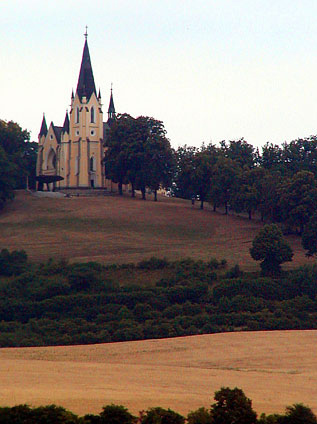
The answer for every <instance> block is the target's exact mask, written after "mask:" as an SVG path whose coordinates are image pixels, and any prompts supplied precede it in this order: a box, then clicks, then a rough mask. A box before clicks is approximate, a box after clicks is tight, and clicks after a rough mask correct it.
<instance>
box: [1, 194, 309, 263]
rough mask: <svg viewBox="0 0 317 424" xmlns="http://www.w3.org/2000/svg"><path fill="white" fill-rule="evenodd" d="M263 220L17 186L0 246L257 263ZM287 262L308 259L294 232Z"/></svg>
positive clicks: (103, 258)
mask: <svg viewBox="0 0 317 424" xmlns="http://www.w3.org/2000/svg"><path fill="white" fill-rule="evenodd" d="M261 226H262V224H261V223H260V222H259V221H256V220H252V221H249V220H248V219H246V218H245V217H238V216H232V215H230V216H225V215H224V214H223V213H221V212H216V213H215V212H213V211H212V210H211V208H210V206H209V205H208V204H206V209H205V210H200V209H199V205H198V203H196V205H195V208H192V206H191V203H190V201H186V200H181V199H174V198H166V197H160V198H159V201H158V202H153V201H152V199H150V200H147V201H142V200H140V199H139V198H136V199H131V198H130V197H128V196H124V197H119V196H105V197H72V198H55V199H53V198H37V197H34V196H31V195H30V194H29V193H26V192H24V191H20V192H17V193H16V199H15V200H14V201H13V202H12V203H9V204H8V206H7V207H6V209H5V211H4V212H2V213H1V215H0V246H1V247H2V248H5V247H6V248H8V249H9V250H13V249H22V248H23V249H25V250H26V252H27V254H28V255H29V257H30V259H31V260H37V261H38V260H40V261H43V260H47V259H48V258H50V257H52V258H54V259H57V258H66V259H69V260H74V261H88V260H92V261H99V262H103V263H115V262H117V263H118V262H119V263H127V262H138V261H140V260H142V259H145V258H149V257H151V256H159V257H164V256H166V257H167V258H169V259H180V258H184V257H192V258H195V259H209V258H210V257H216V258H217V259H226V260H227V261H228V263H229V264H230V265H235V264H237V263H238V264H239V265H241V266H243V267H244V269H255V268H257V267H258V265H257V264H256V263H255V262H254V261H253V260H252V258H251V257H250V254H249V248H250V246H251V242H252V240H253V238H254V236H255V234H256V233H257V232H258V231H259V229H260V228H261ZM288 241H289V243H290V244H291V246H292V248H293V250H294V259H293V262H292V264H291V266H295V265H298V264H302V263H307V262H309V260H308V259H307V258H306V257H305V253H304V251H303V249H302V247H301V243H300V238H299V237H295V236H293V237H288Z"/></svg>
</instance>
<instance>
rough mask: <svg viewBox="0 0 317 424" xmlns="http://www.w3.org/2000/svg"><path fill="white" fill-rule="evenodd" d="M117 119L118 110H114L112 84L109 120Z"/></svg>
mask: <svg viewBox="0 0 317 424" xmlns="http://www.w3.org/2000/svg"><path fill="white" fill-rule="evenodd" d="M115 118H116V110H115V108H114V102H113V95H112V84H111V94H110V102H109V107H108V120H111V119H115Z"/></svg>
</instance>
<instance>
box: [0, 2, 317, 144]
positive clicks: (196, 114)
mask: <svg viewBox="0 0 317 424" xmlns="http://www.w3.org/2000/svg"><path fill="white" fill-rule="evenodd" d="M316 16H317V1H316V0H103V1H101V0H95V1H87V0H85V1H83V0H54V1H53V0H51V1H49V0H47V1H43V0H0V37H1V38H0V40H1V48H0V96H1V97H0V100H1V101H0V119H4V120H6V121H10V120H13V121H15V122H17V123H18V124H19V125H20V126H21V127H22V128H23V129H27V130H29V131H30V132H31V140H35V141H36V140H37V137H38V132H39V130H40V125H41V120H42V116H43V113H45V116H46V120H47V122H48V124H49V123H50V122H51V121H53V122H54V124H55V125H62V124H63V121H64V116H65V111H66V109H69V104H70V97H71V91H72V89H74V90H76V86H77V80H78V75H79V68H80V62H81V57H82V50H83V46H84V35H83V34H84V32H85V26H86V25H87V26H88V45H89V50H90V56H91V61H92V67H93V72H94V77H95V83H96V87H97V90H98V89H99V88H100V90H101V95H102V101H103V103H104V106H103V112H104V114H105V115H106V112H107V109H108V104H109V96H110V87H111V83H113V95H114V102H115V107H116V110H117V112H119V113H129V114H130V115H132V116H135V117H137V116H140V115H145V116H152V117H154V118H155V119H158V120H161V121H163V123H164V125H165V128H166V130H167V136H168V138H169V139H170V141H171V144H172V146H173V147H175V148H177V147H178V146H182V145H185V144H187V145H191V146H197V147H198V146H200V145H201V144H202V143H203V142H204V143H210V142H211V143H214V144H217V143H218V142H219V141H221V140H238V139H240V138H242V137H243V138H244V139H245V140H246V141H247V142H249V143H251V144H253V145H254V146H262V145H264V144H265V143H266V142H271V143H274V144H279V145H280V144H282V143H283V142H285V141H291V140H294V139H296V138H299V137H308V136H310V135H313V134H317V101H316V99H317V25H316Z"/></svg>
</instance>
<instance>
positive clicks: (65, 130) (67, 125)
mask: <svg viewBox="0 0 317 424" xmlns="http://www.w3.org/2000/svg"><path fill="white" fill-rule="evenodd" d="M65 132H66V133H67V134H69V117H68V111H67V110H66V115H65V119H64V124H63V133H65Z"/></svg>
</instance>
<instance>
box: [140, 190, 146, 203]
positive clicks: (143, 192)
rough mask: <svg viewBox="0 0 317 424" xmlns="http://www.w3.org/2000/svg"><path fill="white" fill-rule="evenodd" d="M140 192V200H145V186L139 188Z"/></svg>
mask: <svg viewBox="0 0 317 424" xmlns="http://www.w3.org/2000/svg"><path fill="white" fill-rule="evenodd" d="M141 193H142V200H146V197H145V187H142V188H141Z"/></svg>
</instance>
